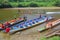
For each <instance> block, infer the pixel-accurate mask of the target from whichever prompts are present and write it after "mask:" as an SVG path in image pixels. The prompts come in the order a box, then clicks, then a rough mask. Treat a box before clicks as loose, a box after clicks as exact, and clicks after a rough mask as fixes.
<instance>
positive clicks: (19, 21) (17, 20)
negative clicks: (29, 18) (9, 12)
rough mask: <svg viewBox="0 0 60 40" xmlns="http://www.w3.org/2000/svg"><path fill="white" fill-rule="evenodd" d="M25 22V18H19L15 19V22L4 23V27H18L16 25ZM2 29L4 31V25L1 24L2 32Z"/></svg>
mask: <svg viewBox="0 0 60 40" xmlns="http://www.w3.org/2000/svg"><path fill="white" fill-rule="evenodd" d="M24 21H26V19H24V18H17V19H13V20H10V21H7V22H5V23H3V25H4V26H5V27H6V26H8V27H11V26H13V25H16V24H18V23H21V22H24ZM2 29H3V28H2V24H0V30H2Z"/></svg>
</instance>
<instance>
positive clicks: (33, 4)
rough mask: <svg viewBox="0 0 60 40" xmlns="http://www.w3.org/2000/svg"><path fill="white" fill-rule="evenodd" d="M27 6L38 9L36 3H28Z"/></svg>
mask: <svg viewBox="0 0 60 40" xmlns="http://www.w3.org/2000/svg"><path fill="white" fill-rule="evenodd" d="M28 6H30V7H38V5H37V4H36V3H30V4H29V5H28Z"/></svg>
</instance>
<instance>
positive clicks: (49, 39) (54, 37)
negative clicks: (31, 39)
mask: <svg viewBox="0 0 60 40" xmlns="http://www.w3.org/2000/svg"><path fill="white" fill-rule="evenodd" d="M40 40H60V37H59V36H53V37H50V38H46V37H42V38H40Z"/></svg>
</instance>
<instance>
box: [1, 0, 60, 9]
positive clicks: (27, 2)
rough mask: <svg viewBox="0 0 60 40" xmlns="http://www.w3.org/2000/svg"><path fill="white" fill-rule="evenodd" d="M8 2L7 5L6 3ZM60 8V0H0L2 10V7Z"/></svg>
mask: <svg viewBox="0 0 60 40" xmlns="http://www.w3.org/2000/svg"><path fill="white" fill-rule="evenodd" d="M5 2H7V3H5ZM3 5H4V7H5V8H6V7H7V8H9V7H11V6H12V7H52V6H57V7H60V0H0V8H4V7H2V6H3Z"/></svg>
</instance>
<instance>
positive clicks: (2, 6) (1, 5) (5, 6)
mask: <svg viewBox="0 0 60 40" xmlns="http://www.w3.org/2000/svg"><path fill="white" fill-rule="evenodd" d="M0 8H12V6H11V5H10V4H0Z"/></svg>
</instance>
